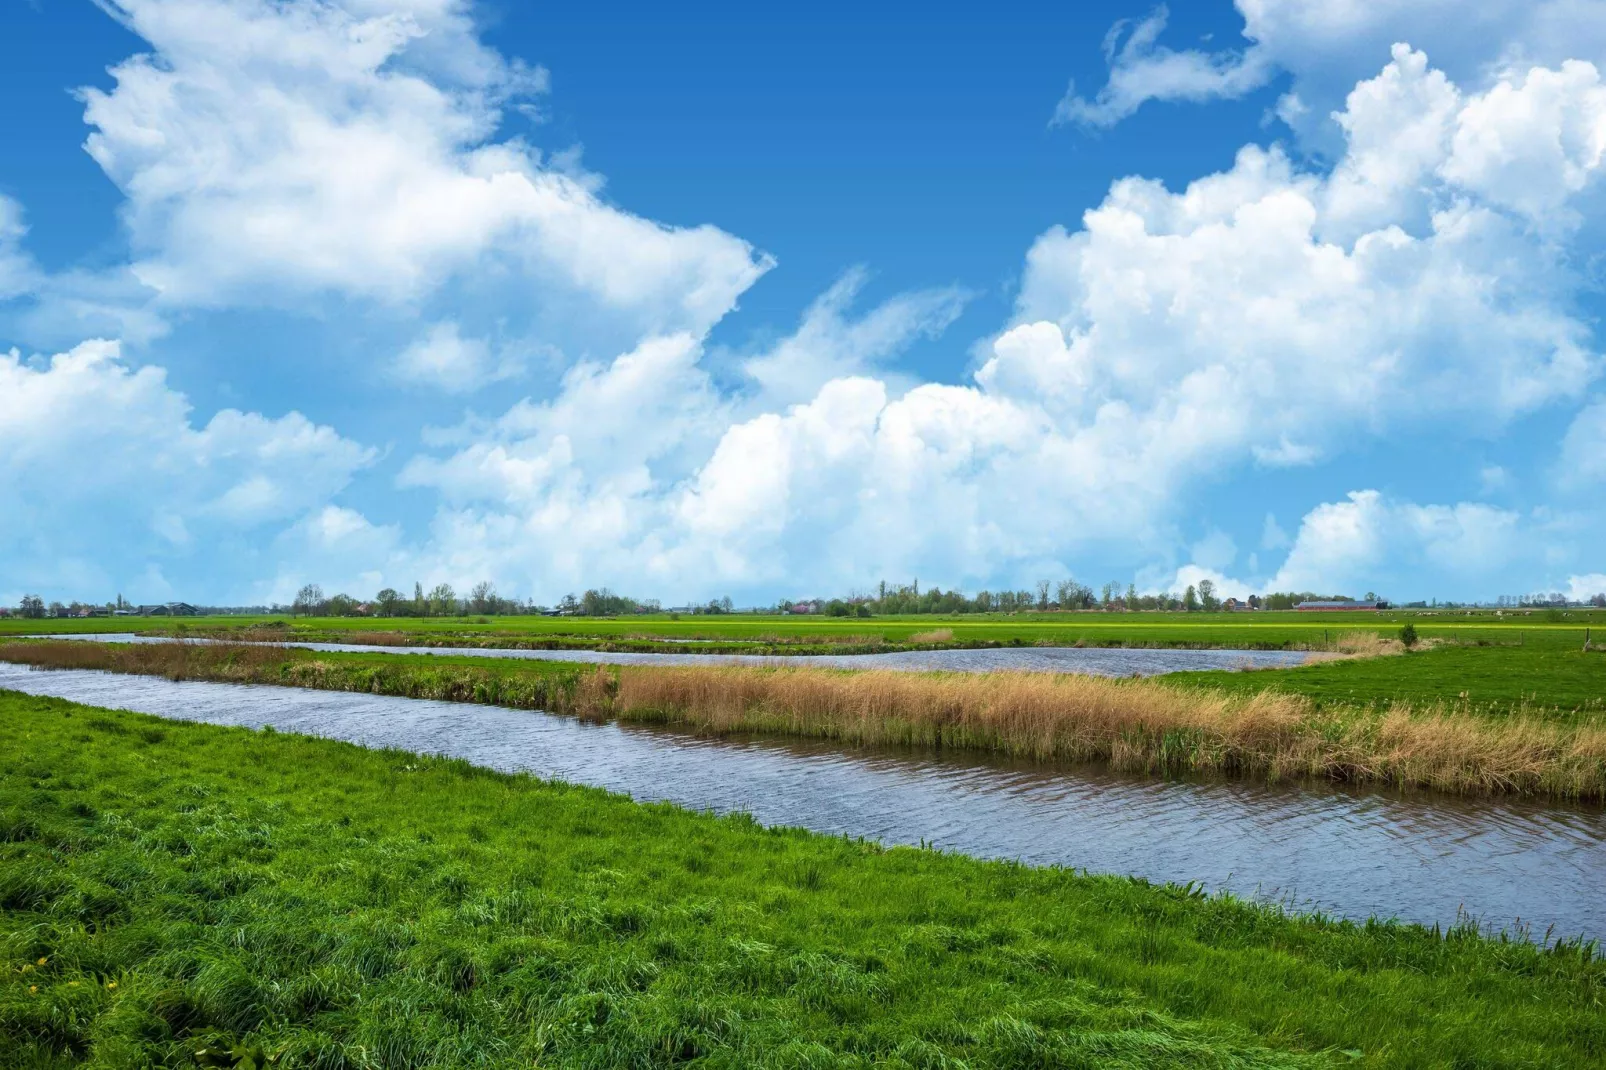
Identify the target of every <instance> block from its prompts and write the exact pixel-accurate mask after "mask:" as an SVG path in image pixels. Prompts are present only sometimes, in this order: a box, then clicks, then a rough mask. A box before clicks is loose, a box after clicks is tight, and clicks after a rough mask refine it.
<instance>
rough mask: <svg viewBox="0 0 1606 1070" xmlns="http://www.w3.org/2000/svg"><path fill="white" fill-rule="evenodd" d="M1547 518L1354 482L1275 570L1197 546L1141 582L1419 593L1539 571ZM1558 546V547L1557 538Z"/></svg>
mask: <svg viewBox="0 0 1606 1070" xmlns="http://www.w3.org/2000/svg"><path fill="white" fill-rule="evenodd" d="M1598 522H1599V518H1598V517H1593V516H1584V517H1576V518H1569V522H1568V523H1567V524H1563V525H1560V527H1563V528H1567V527H1574V526H1576V524H1577V523H1583V524H1584V525H1586V526H1590V527H1595V526H1598ZM1555 527H1556V525H1552V524H1550V523H1547V521H1546V519H1545V518H1544V517H1542V516H1537V515H1533V516H1524V515H1522V514H1519V513H1517V512H1514V511H1511V510H1506V509H1498V508H1494V507H1491V506H1489V505H1485V504H1480V503H1476V502H1460V503H1457V504H1454V505H1435V504H1429V505H1421V504H1418V503H1415V502H1410V501H1402V500H1399V499H1396V498H1391V497H1389V496H1388V495H1385V494H1383V493H1382V492H1380V491H1376V490H1360V491H1353V492H1351V493H1350V494H1348V495H1346V496H1345V498H1344V500H1342V501H1337V502H1324V503H1322V504H1320V505H1317V506H1316V507H1315V508H1314V509H1312V510H1311V511H1310V512H1308V513H1307V514H1306V515H1305V517H1304V519H1303V520H1302V521H1301V522H1300V525H1299V531H1298V533H1297V534H1296V535H1295V537H1294V540H1293V545H1292V546H1291V547H1290V548H1289V550H1288V554H1287V556H1286V558H1285V559H1284V560H1283V563H1282V566H1281V567H1280V568H1278V569H1277V570H1276V571H1275V572H1274V573H1271V574H1269V575H1255V574H1250V575H1246V576H1242V577H1235V576H1233V575H1231V574H1230V572H1229V566H1230V564H1231V562H1230V561H1226V562H1223V561H1221V560H1220V559H1219V557H1218V558H1217V559H1215V560H1206V559H1203V558H1201V556H1200V555H1198V554H1197V553H1196V554H1195V560H1194V561H1193V562H1192V563H1191V564H1188V565H1184V566H1183V567H1182V568H1180V569H1178V570H1177V571H1176V573H1175V575H1174V576H1172V577H1169V578H1168V579H1167V580H1165V581H1164V582H1162V583H1160V584H1151V585H1150V586H1151V587H1152V588H1153V589H1165V590H1169V591H1172V592H1178V591H1181V590H1182V589H1183V588H1184V587H1186V586H1187V585H1188V584H1194V585H1195V586H1197V585H1198V583H1199V581H1200V580H1202V579H1208V580H1211V581H1213V582H1214V583H1215V585H1216V588H1217V589H1218V591H1220V592H1221V593H1222V594H1223V595H1237V596H1239V597H1243V596H1246V595H1248V594H1252V593H1258V592H1265V591H1316V592H1318V593H1324V594H1348V595H1352V596H1359V595H1360V594H1362V593H1363V592H1366V591H1382V592H1384V593H1385V594H1386V595H1388V596H1391V597H1394V598H1396V599H1415V598H1427V597H1430V596H1433V595H1436V594H1442V593H1443V592H1444V591H1446V590H1465V589H1467V588H1468V587H1469V586H1472V585H1478V584H1480V583H1483V582H1486V581H1487V578H1488V577H1490V576H1493V575H1498V574H1501V573H1502V572H1503V571H1504V570H1507V569H1510V568H1512V567H1517V568H1519V569H1521V570H1522V571H1523V572H1525V573H1527V574H1528V575H1531V576H1532V575H1543V574H1544V573H1545V572H1546V571H1548V568H1547V565H1548V563H1549V561H1550V559H1551V558H1552V557H1553V556H1554V554H1555V552H1556V551H1557V549H1558V546H1557V545H1556V544H1555V540H1554V539H1553V536H1554V535H1555V534H1556V532H1555V530H1553V529H1554V528H1555ZM1570 542H1571V540H1570V539H1568V540H1563V543H1564V544H1566V543H1570ZM1560 548H1561V550H1562V552H1563V553H1566V552H1567V546H1566V545H1562V546H1561V547H1560ZM1206 556H1208V555H1206ZM1595 578H1597V577H1590V576H1574V577H1572V580H1571V581H1570V582H1571V585H1572V587H1573V588H1574V589H1575V590H1576V589H1581V587H1582V586H1588V584H1589V583H1591V582H1593V580H1594V579H1595ZM1588 593H1590V594H1593V593H1594V592H1593V591H1592V590H1591V591H1589V592H1588Z"/></svg>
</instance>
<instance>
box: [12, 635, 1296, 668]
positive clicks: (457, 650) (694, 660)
mask: <svg viewBox="0 0 1606 1070" xmlns="http://www.w3.org/2000/svg"><path fill="white" fill-rule="evenodd" d="M27 638H30V639H78V640H83V641H85V642H92V643H169V642H172V640H171V639H169V638H166V637H162V636H141V635H134V634H132V633H128V632H105V633H101V634H97V635H36V636H28V637H27ZM187 641H188V642H192V643H207V642H212V640H209V639H190V640H187ZM272 645H276V646H293V647H300V648H302V649H305V650H327V651H334V652H350V653H359V654H458V655H467V656H469V657H485V658H522V659H525V660H528V661H573V662H581V663H583V664H587V665H812V666H820V667H824V668H828V669H899V670H903V671H905V672H930V671H933V670H937V669H945V670H948V671H950V672H994V671H997V670H1001V669H1017V670H1029V671H1032V672H1070V673H1083V674H1085V675H1091V676H1156V675H1159V674H1160V673H1168V672H1190V671H1198V670H1202V669H1278V668H1287V667H1288V666H1291V665H1300V664H1303V663H1304V661H1305V660H1306V659H1307V658H1308V657H1309V656H1310V655H1308V654H1306V653H1304V652H1302V651H1298V650H1161V649H1126V648H1122V647H1086V648H1083V647H1068V646H1042V647H1032V646H1025V647H1005V648H1003V649H997V650H905V651H899V652H896V653H889V654H815V655H808V656H794V657H769V656H766V655H763V654H636V653H629V652H626V651H609V650H502V649H489V648H484V647H445V646H366V645H359V644H356V643H297V642H288V643H278V644H272Z"/></svg>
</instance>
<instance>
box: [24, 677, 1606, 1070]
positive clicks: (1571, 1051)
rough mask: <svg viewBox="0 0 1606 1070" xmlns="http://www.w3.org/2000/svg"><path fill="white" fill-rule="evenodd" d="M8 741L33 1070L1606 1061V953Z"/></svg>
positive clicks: (311, 743)
mask: <svg viewBox="0 0 1606 1070" xmlns="http://www.w3.org/2000/svg"><path fill="white" fill-rule="evenodd" d="M0 737H3V738H4V740H5V745H4V747H0V955H3V957H4V960H5V963H4V965H5V970H4V973H3V976H0V1051H3V1052H4V1055H0V1064H3V1065H6V1066H29V1067H66V1066H76V1065H84V1064H91V1063H92V1064H94V1065H119V1066H187V1065H196V1063H197V1061H201V1062H203V1063H204V1064H206V1065H247V1060H256V1061H255V1062H253V1063H251V1064H252V1065H259V1066H260V1065H264V1061H265V1060H266V1059H268V1058H270V1057H276V1059H277V1062H276V1063H275V1064H274V1065H277V1066H281V1067H303V1066H360V1065H386V1066H425V1065H428V1066H440V1067H468V1066H475V1067H514V1066H518V1067H529V1066H532V1065H535V1066H562V1067H571V1066H572V1067H602V1066H608V1067H613V1066H640V1067H650V1066H668V1065H672V1064H677V1063H682V1062H693V1061H698V1060H701V1061H702V1064H704V1065H709V1066H733V1067H734V1066H743V1067H799V1066H816V1067H824V1066H843V1067H845V1066H868V1065H871V1064H872V1063H873V1064H876V1065H887V1066H944V1065H957V1062H956V1061H957V1060H963V1061H964V1064H965V1065H969V1066H974V1067H1027V1066H1095V1065H1096V1066H1130V1067H1145V1068H1148V1067H1162V1068H1163V1067H1197V1066H1216V1067H1229V1066H1230V1067H1305V1066H1334V1065H1355V1064H1357V1063H1358V1064H1359V1065H1365V1066H1378V1067H1394V1066H1400V1067H1406V1066H1412V1067H1414V1066H1423V1065H1445V1066H1547V1067H1573V1066H1577V1067H1585V1066H1598V1065H1600V1060H1601V1058H1602V1055H1603V1054H1606V1017H1603V1016H1602V1015H1601V1014H1600V1000H1601V993H1602V992H1603V991H1606V960H1603V959H1601V958H1599V957H1596V956H1595V955H1594V954H1593V953H1592V949H1590V948H1588V947H1582V946H1579V945H1577V944H1562V945H1559V946H1558V945H1552V946H1551V947H1549V948H1542V947H1539V946H1535V945H1533V944H1529V943H1526V942H1521V941H1516V942H1508V941H1505V940H1500V939H1489V938H1486V937H1482V936H1480V935H1478V934H1477V933H1476V931H1475V930H1473V929H1471V928H1464V929H1457V930H1454V931H1452V932H1450V933H1447V934H1440V933H1438V932H1434V931H1430V930H1425V929H1422V928H1419V927H1414V926H1401V925H1392V924H1366V925H1354V924H1350V923H1340V922H1333V921H1327V920H1323V919H1320V918H1302V917H1287V916H1285V915H1283V914H1282V913H1281V912H1280V911H1278V910H1277V909H1275V908H1272V907H1266V906H1259V905H1253V904H1248V903H1244V902H1240V901H1234V900H1232V899H1230V898H1216V897H1205V896H1203V895H1201V894H1199V893H1197V892H1194V891H1191V890H1187V889H1180V888H1170V887H1166V888H1161V887H1154V886H1150V885H1147V884H1145V883H1143V882H1141V881H1132V880H1126V879H1118V878H1109V877H1089V876H1085V875H1078V874H1076V873H1074V872H1071V871H1066V870H1060V869H1033V868H1029V867H1022V866H1018V865H1010V864H1006V863H992V862H981V861H976V860H972V859H968V858H963V857H958V856H949V855H942V854H938V853H934V852H930V851H919V850H912V849H906V848H899V849H891V850H883V849H882V848H880V847H878V846H876V845H874V844H870V843H864V842H857V841H848V840H844V839H833V838H828V837H823V836H817V835H812V834H809V833H805V832H801V831H797V830H788V829H763V828H760V827H758V826H756V825H755V824H753V823H752V822H751V821H750V820H747V819H745V818H741V817H736V818H723V819H721V818H714V817H711V816H707V815H699V814H692V813H688V812H685V811H683V810H679V809H677V808H675V807H672V806H667V805H653V806H642V805H637V804H634V803H631V802H629V801H628V800H626V799H623V798H620V797H617V796H611V795H608V794H606V793H604V792H601V791H597V790H593V789H585V788H575V787H569V786H565V785H562V784H552V783H544V782H541V781H538V780H535V779H532V778H529V777H523V776H505V775H500V774H495V773H491V772H488V771H486V770H482V769H477V768H474V767H471V766H469V765H467V764H465V763H462V762H458V761H450V760H443V759H436V758H429V757H424V756H419V755H414V754H407V753H402V752H397V751H368V750H363V749H360V748H357V747H354V746H350V745H347V744H343V743H336V742H330V741H326V740H316V739H310V738H305V737H297V736H288V735H284V734H279V733H273V732H271V731H264V732H260V733H258V732H251V731H247V730H243V729H233V728H220V727H216V726H210V725H202V724H192V723H186V722H176V721H164V720H161V719H158V718H154V717H147V716H144V715H140V714H131V713H126V712H113V711H107V710H97V709H92V708H88V707H83V706H78V705H74V704H71V703H67V702H61V701H58V700H54V699H41V698H33V697H30V696H22V695H16V694H14V693H0ZM198 1051H202V1052H206V1053H207V1054H206V1055H205V1056H203V1057H202V1058H201V1059H200V1060H198V1059H197V1057H196V1055H195V1054H194V1053H196V1052H198Z"/></svg>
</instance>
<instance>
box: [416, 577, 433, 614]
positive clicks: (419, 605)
mask: <svg viewBox="0 0 1606 1070" xmlns="http://www.w3.org/2000/svg"><path fill="white" fill-rule="evenodd" d="M428 612H429V604H428V603H427V602H425V601H424V585H423V584H422V583H419V582H418V581H417V580H414V581H413V616H415V617H422V616H423V615H424V614H426V613H428Z"/></svg>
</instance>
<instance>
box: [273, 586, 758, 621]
mask: <svg viewBox="0 0 1606 1070" xmlns="http://www.w3.org/2000/svg"><path fill="white" fill-rule="evenodd" d="M721 605H722V606H723V609H721V608H719V607H720V606H721ZM709 606H710V607H712V608H710V609H709V610H708V612H725V613H729V612H730V611H731V609H730V599H729V598H726V599H724V600H723V602H722V603H721V602H719V601H715V602H710V603H709ZM289 609H290V612H292V613H294V614H295V615H297V616H304V617H461V616H476V617H496V616H516V615H529V614H536V613H557V614H561V615H563V616H575V617H615V616H625V615H629V614H634V613H657V612H659V611H660V609H661V607H660V605H659V603H658V601H657V600H656V599H646V600H642V599H638V598H631V597H630V596H628V595H621V594H615V593H613V592H612V591H610V590H609V589H608V588H606V587H603V588H601V589H594V590H588V591H586V592H585V594H583V595H581V596H580V597H578V598H576V597H575V596H574V595H572V594H566V595H564V596H563V598H561V599H560V600H559V601H558V604H557V606H556V607H552V608H550V609H549V608H548V607H547V606H544V605H540V604H538V603H537V602H535V601H534V600H533V599H532V600H522V601H521V600H519V599H517V598H503V597H502V596H501V595H499V594H497V593H496V587H495V585H494V584H492V583H491V582H490V581H489V580H484V581H481V582H480V583H477V584H475V585H474V586H473V588H472V589H470V590H469V592H468V594H467V595H466V596H459V595H458V593H457V591H456V590H455V589H454V588H453V587H452V585H451V584H449V583H438V584H436V585H435V586H434V587H432V588H430V590H429V591H428V592H426V591H425V590H424V585H423V584H421V583H414V584H413V593H412V597H410V598H409V597H407V596H406V595H404V594H403V593H402V592H400V591H398V590H396V589H395V588H394V587H386V588H385V589H384V590H382V591H380V592H379V593H378V594H376V595H374V597H373V598H372V599H371V600H369V601H367V602H362V601H359V600H358V599H356V598H353V597H352V596H351V595H348V594H336V595H330V596H327V597H326V596H325V595H324V593H323V588H322V587H320V586H319V585H318V584H316V583H309V584H307V585H306V586H305V587H302V588H301V590H300V591H298V592H296V597H295V601H294V602H292V603H291V604H290V606H289Z"/></svg>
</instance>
